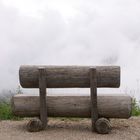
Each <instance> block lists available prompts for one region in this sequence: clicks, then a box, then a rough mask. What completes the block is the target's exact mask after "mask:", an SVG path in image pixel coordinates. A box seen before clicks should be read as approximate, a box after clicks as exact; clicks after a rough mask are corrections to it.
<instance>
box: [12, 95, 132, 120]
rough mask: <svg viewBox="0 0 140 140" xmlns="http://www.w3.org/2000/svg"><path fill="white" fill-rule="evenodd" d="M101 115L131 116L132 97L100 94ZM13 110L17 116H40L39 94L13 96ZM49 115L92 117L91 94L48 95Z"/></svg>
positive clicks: (107, 116)
mask: <svg viewBox="0 0 140 140" xmlns="http://www.w3.org/2000/svg"><path fill="white" fill-rule="evenodd" d="M97 100H98V104H97V106H98V112H99V117H101V116H102V117H106V118H129V117H130V116H131V109H132V99H131V97H130V96H126V95H112V94H111V95H98V97H97ZM12 110H13V113H14V114H15V115H17V116H26V117H28V116H39V96H38V95H26V94H21V95H20V94H19V95H15V96H14V97H13V98H12ZM47 110H48V116H51V117H88V118H89V117H91V104H90V96H47Z"/></svg>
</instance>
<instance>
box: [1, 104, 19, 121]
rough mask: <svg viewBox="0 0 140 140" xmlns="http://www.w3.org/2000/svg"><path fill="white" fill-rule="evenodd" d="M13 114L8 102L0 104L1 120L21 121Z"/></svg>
mask: <svg viewBox="0 0 140 140" xmlns="http://www.w3.org/2000/svg"><path fill="white" fill-rule="evenodd" d="M20 119H21V118H19V117H16V116H14V115H13V114H12V109H11V105H10V103H8V102H0V120H20Z"/></svg>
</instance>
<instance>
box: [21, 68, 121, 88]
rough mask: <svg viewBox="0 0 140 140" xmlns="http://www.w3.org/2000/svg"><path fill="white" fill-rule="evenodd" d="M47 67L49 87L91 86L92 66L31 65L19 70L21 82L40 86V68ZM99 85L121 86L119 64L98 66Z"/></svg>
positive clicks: (36, 86) (31, 86)
mask: <svg viewBox="0 0 140 140" xmlns="http://www.w3.org/2000/svg"><path fill="white" fill-rule="evenodd" d="M39 67H45V68H46V79H47V81H46V82H47V88H71V87H81V88H86V87H90V76H89V69H90V66H31V65H30V66H29V65H23V66H21V67H20V70H19V79H20V84H21V86H22V87H24V88H38V87H39V85H38V75H39V74H38V68H39ZM95 68H96V70H97V87H119V86H120V67H119V66H96V67H95Z"/></svg>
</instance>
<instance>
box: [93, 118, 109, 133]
mask: <svg viewBox="0 0 140 140" xmlns="http://www.w3.org/2000/svg"><path fill="white" fill-rule="evenodd" d="M95 130H96V132H97V133H99V134H108V133H109V132H110V131H111V124H110V122H109V120H108V119H106V118H99V119H98V120H97V121H96V122H95Z"/></svg>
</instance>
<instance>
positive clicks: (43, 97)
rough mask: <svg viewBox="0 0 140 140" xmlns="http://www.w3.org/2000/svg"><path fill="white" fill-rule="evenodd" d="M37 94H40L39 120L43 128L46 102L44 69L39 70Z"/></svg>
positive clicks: (45, 123)
mask: <svg viewBox="0 0 140 140" xmlns="http://www.w3.org/2000/svg"><path fill="white" fill-rule="evenodd" d="M38 70H39V94H40V96H39V97H40V120H41V122H42V127H43V128H45V127H46V125H47V120H48V118H47V105H46V103H47V100H46V77H45V76H44V75H45V69H44V68H41V67H40V68H39V69H38Z"/></svg>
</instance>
